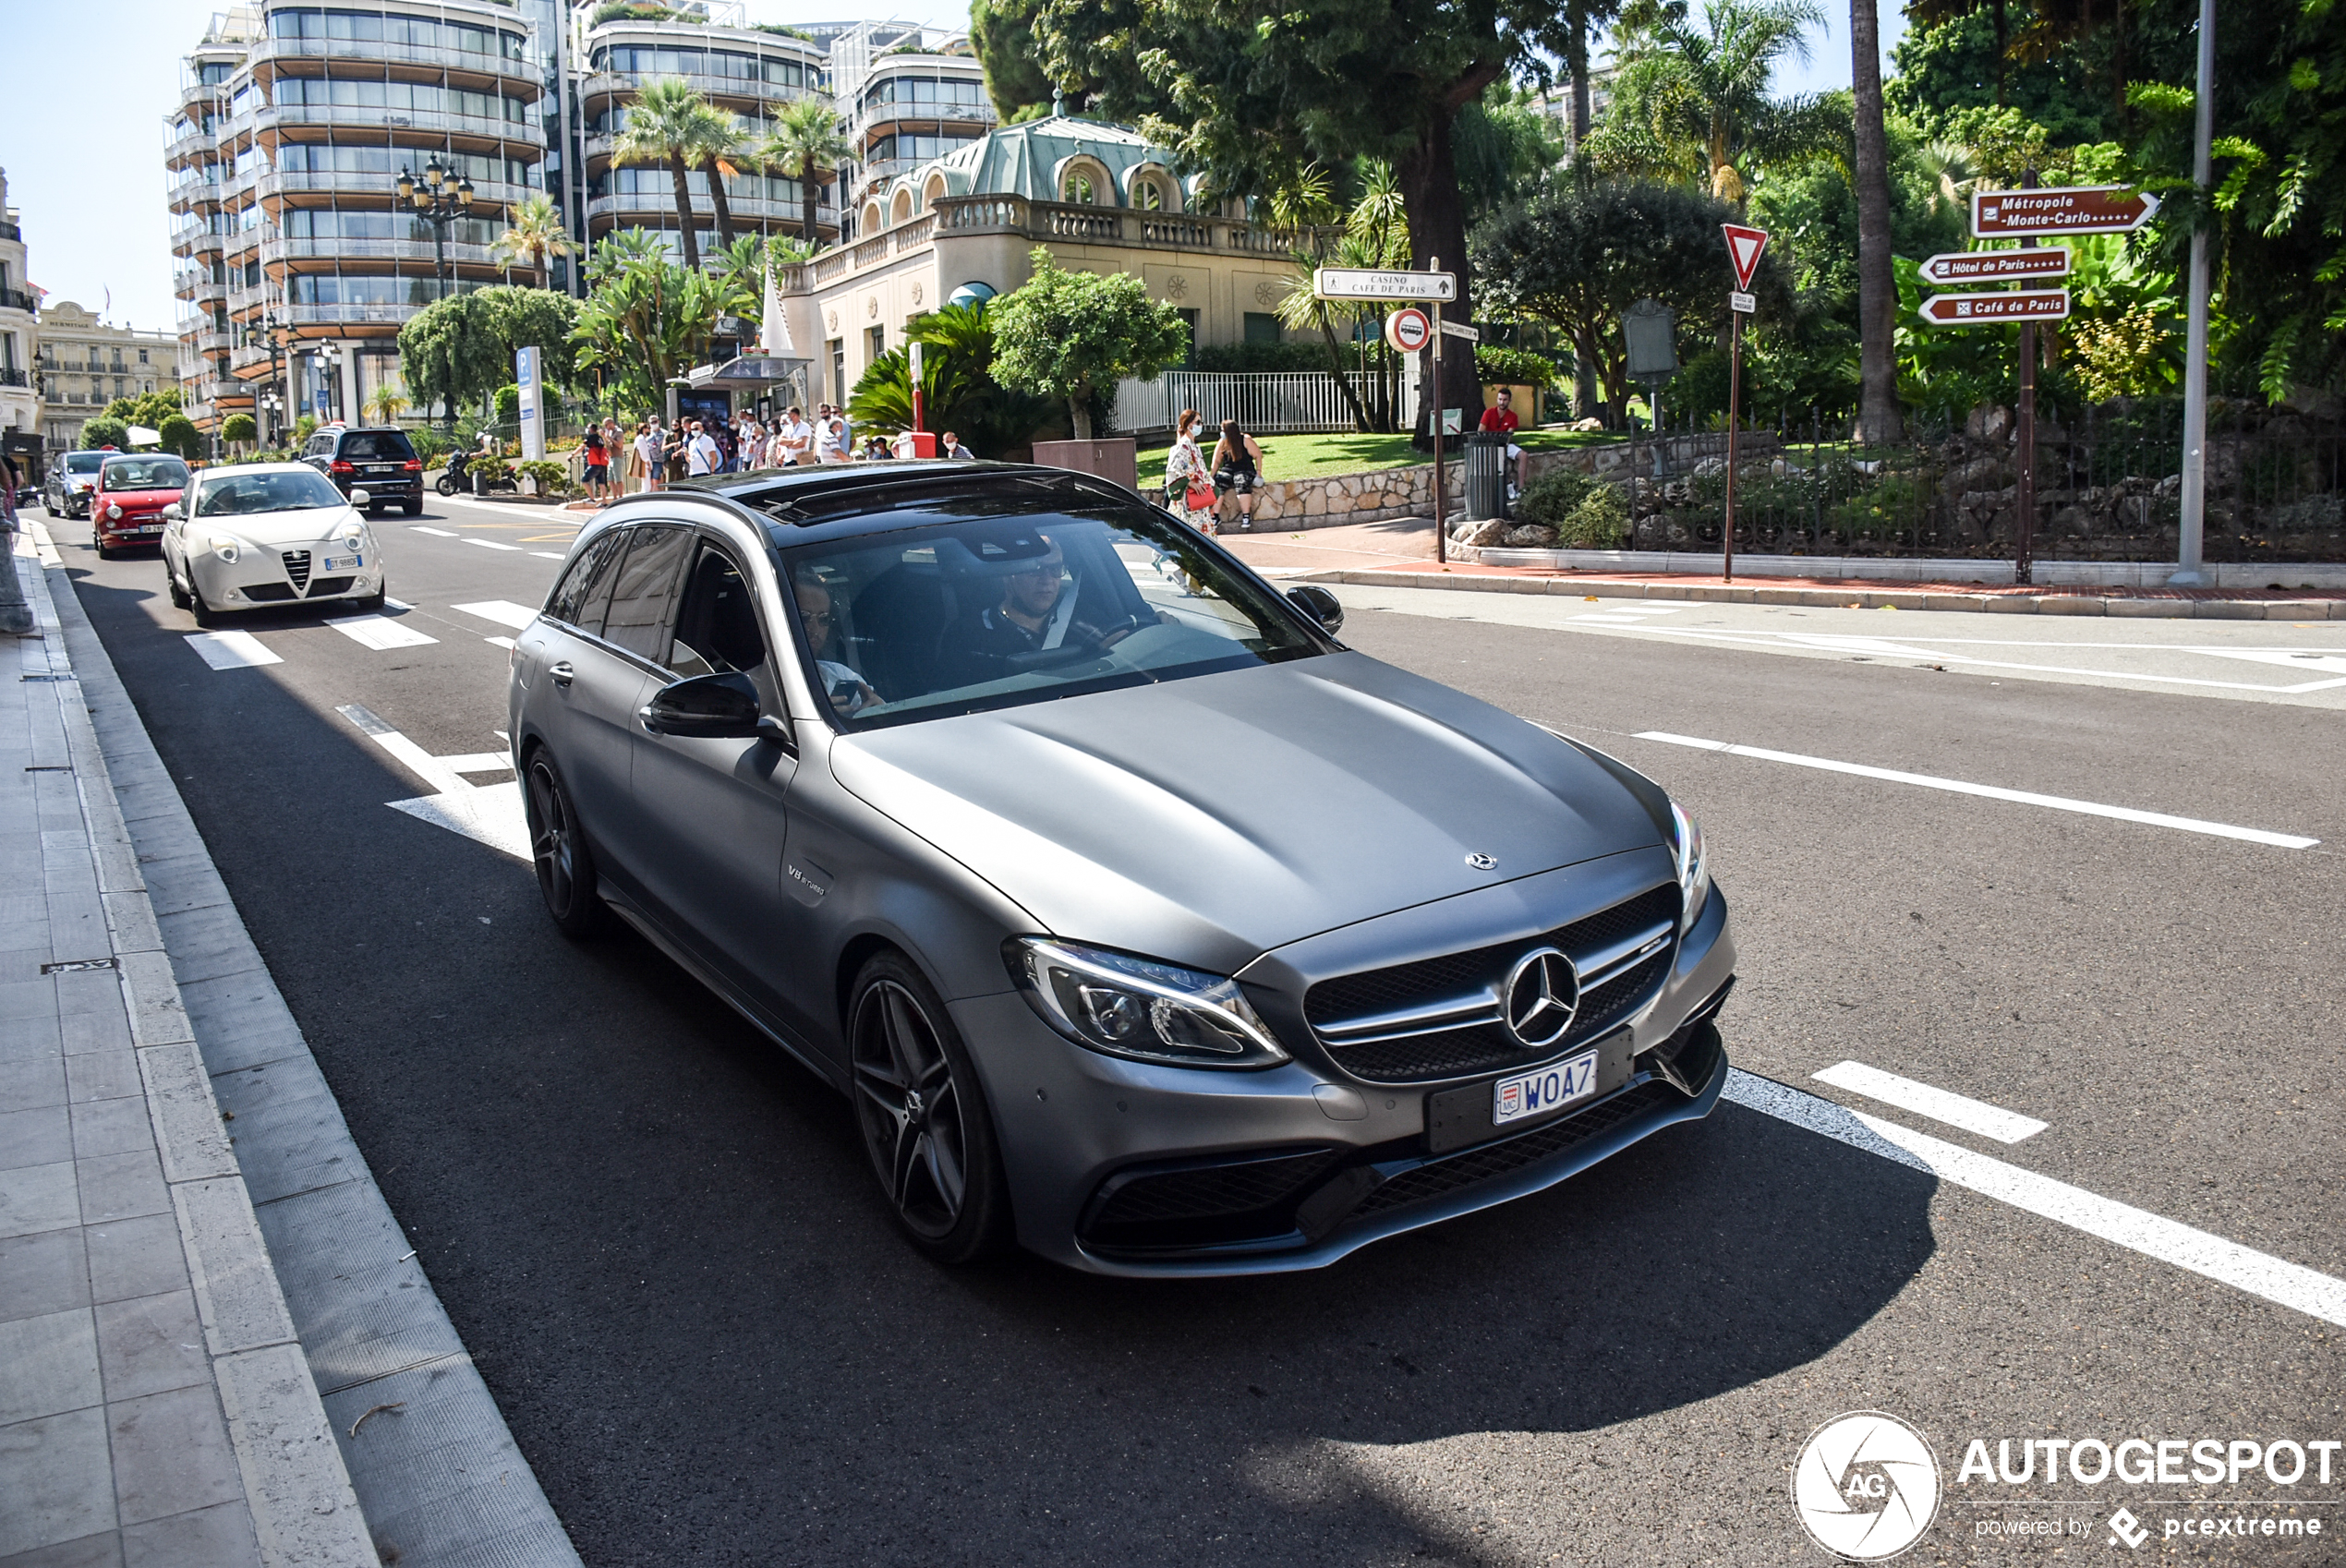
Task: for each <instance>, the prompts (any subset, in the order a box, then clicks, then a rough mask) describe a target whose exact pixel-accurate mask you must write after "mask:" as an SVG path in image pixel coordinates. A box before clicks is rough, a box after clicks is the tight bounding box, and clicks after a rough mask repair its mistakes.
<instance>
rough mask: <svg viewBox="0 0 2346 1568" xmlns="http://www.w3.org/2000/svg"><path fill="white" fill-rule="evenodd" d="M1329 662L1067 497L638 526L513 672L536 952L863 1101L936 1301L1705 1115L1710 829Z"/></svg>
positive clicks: (1547, 735) (1526, 1184)
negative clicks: (668, 974)
mask: <svg viewBox="0 0 2346 1568" xmlns="http://www.w3.org/2000/svg"><path fill="white" fill-rule="evenodd" d="M1342 620H1343V612H1342V609H1341V607H1340V606H1339V605H1338V604H1337V602H1336V598H1335V596H1333V595H1332V594H1330V593H1329V592H1328V591H1327V590H1325V589H1324V588H1318V587H1312V586H1308V585H1307V586H1301V587H1297V588H1294V589H1292V590H1290V591H1289V592H1288V594H1286V595H1285V596H1281V595H1280V594H1278V593H1277V592H1276V591H1275V590H1273V589H1272V588H1270V587H1268V586H1266V585H1264V582H1263V580H1262V579H1261V578H1259V577H1257V576H1255V575H1254V574H1253V573H1252V572H1250V571H1249V570H1248V569H1247V568H1246V567H1245V566H1243V565H1242V564H1240V562H1239V561H1236V560H1234V559H1233V558H1231V557H1230V556H1229V555H1227V554H1226V553H1224V551H1223V550H1222V549H1220V548H1219V547H1218V546H1217V545H1216V544H1215V541H1214V540H1212V539H1210V538H1205V537H1200V536H1199V535H1198V534H1197V533H1196V532H1195V531H1193V530H1191V529H1189V528H1186V527H1184V526H1182V525H1179V523H1177V522H1175V521H1173V520H1172V519H1171V518H1169V517H1168V516H1167V514H1166V513H1163V512H1161V511H1158V510H1156V509H1155V508H1153V507H1150V506H1147V505H1145V504H1144V503H1143V502H1142V501H1141V500H1140V498H1139V497H1137V496H1136V495H1134V494H1133V493H1132V492H1131V491H1130V490H1126V489H1123V488H1119V487H1117V486H1114V485H1112V484H1109V483H1107V482H1106V481H1103V480H1097V479H1093V478H1090V477H1087V476H1082V475H1078V474H1070V473H1066V472H1063V471H1059V470H1056V469H1044V468H1026V467H1018V466H1011V465H1005V464H939V463H914V464H871V465H857V466H855V467H853V468H824V469H819V470H808V471H806V472H804V473H791V472H785V473H780V474H772V473H767V474H750V475H743V476H731V477H726V478H721V479H711V480H701V481H694V482H691V483H688V484H686V485H685V486H683V487H682V488H674V489H669V490H665V491H660V492H658V493H654V494H649V495H641V496H634V497H630V498H628V499H627V500H625V501H621V502H619V503H617V504H615V505H613V506H612V507H611V508H610V509H608V510H607V511H605V512H604V513H601V514H600V515H599V516H598V517H597V518H596V519H595V520H594V521H593V522H592V523H590V524H588V525H586V528H584V529H583V530H582V531H581V532H580V535H579V537H578V540H577V542H576V543H575V544H574V546H573V547H572V549H571V551H570V555H569V559H568V560H567V561H566V562H565V563H564V565H563V568H562V573H561V575H560V577H559V578H558V579H557V581H556V584H555V586H554V589H553V591H552V593H551V594H550V596H549V597H548V598H547V601H546V605H545V609H544V610H543V612H542V613H541V614H540V615H539V616H538V619H537V620H536V621H534V622H532V623H531V624H530V626H529V627H528V628H527V629H526V631H524V632H523V633H521V634H520V637H519V639H518V641H517V643H516V645H515V647H514V656H513V688H512V712H513V730H512V733H513V744H514V762H515V765H516V766H517V768H518V769H519V772H520V776H521V778H522V781H523V788H524V792H525V795H526V803H527V810H528V815H529V830H530V835H531V838H532V840H533V843H534V847H535V853H536V860H537V873H538V884H539V887H540V888H541V889H542V890H543V892H544V894H545V901H546V907H547V909H548V911H550V913H551V914H552V916H553V918H554V920H555V921H556V923H558V924H560V926H561V927H562V930H563V931H565V932H567V933H570V934H572V935H581V936H583V935H586V934H587V933H589V932H590V931H591V930H592V929H593V928H594V927H595V926H596V925H597V923H599V921H600V920H601V919H602V918H603V916H604V914H605V911H607V910H608V911H617V913H618V914H619V915H620V916H621V917H622V918H623V919H624V920H625V921H626V922H627V923H629V924H630V925H632V926H634V927H635V929H637V930H638V931H640V932H641V933H642V934H643V935H645V936H646V937H647V938H648V939H649V940H650V941H652V942H653V943H655V944H657V945H658V946H659V947H660V948H661V949H663V950H664V951H665V952H667V953H668V954H669V955H670V956H671V958H673V959H675V960H676V961H677V962H678V963H680V964H682V965H683V966H684V967H685V968H687V969H688V970H690V971H692V972H693V973H695V974H696V975H698V976H699V977H700V978H701V979H703V980H704V981H706V982H707V983H708V984H709V985H710V986H711V987H712V988H714V989H715V990H716V991H717V992H718V993H719V994H720V995H722V996H723V997H724V998H725V999H726V1000H727V1001H728V1002H730V1003H732V1005H733V1006H734V1007H737V1008H739V1009H740V1011H741V1012H742V1013H743V1014H744V1016H745V1017H747V1018H748V1019H750V1020H751V1021H752V1022H754V1023H755V1024H756V1025H757V1027H758V1028H759V1029H761V1030H763V1031H766V1032H767V1033H768V1034H770V1035H771V1036H772V1037H773V1038H774V1039H775V1040H777V1041H779V1042H780V1043H781V1045H782V1046H783V1047H784V1048H785V1049H786V1050H788V1051H789V1052H791V1054H792V1055H794V1056H796V1057H798V1058H799V1059H800V1060H801V1061H802V1062H804V1064H805V1065H806V1067H808V1068H809V1069H811V1070H812V1071H814V1072H815V1073H816V1074H818V1075H819V1076H820V1077H822V1078H823V1079H825V1080H828V1082H830V1083H831V1084H833V1085H834V1086H836V1087H837V1088H838V1089H839V1090H840V1091H841V1092H844V1093H845V1094H846V1096H847V1097H848V1099H849V1101H850V1102H851V1104H852V1105H853V1115H854V1116H855V1118H856V1121H857V1124H858V1126H859V1128H860V1129H861V1132H862V1135H863V1141H864V1144H865V1148H866V1149H867V1150H868V1151H869V1153H870V1156H871V1163H872V1167H873V1170H874V1172H875V1173H876V1174H877V1176H878V1177H879V1182H880V1187H881V1188H882V1190H883V1192H884V1194H885V1196H886V1199H887V1201H888V1203H889V1207H890V1209H891V1211H892V1212H894V1214H895V1216H896V1219H897V1221H898V1223H899V1224H900V1225H901V1228H902V1230H903V1231H904V1234H905V1235H906V1236H908V1237H909V1238H910V1239H911V1240H912V1242H913V1245H915V1246H916V1247H918V1248H921V1249H922V1250H923V1251H924V1252H925V1253H927V1254H929V1255H930V1256H931V1257H933V1258H936V1259H938V1260H944V1261H954V1262H958V1261H962V1260H970V1259H973V1258H975V1257H977V1256H979V1255H981V1254H983V1253H986V1252H987V1251H989V1250H991V1249H993V1248H997V1247H998V1246H1000V1245H1002V1244H1004V1243H1007V1242H1008V1241H1010V1240H1011V1239H1013V1238H1014V1239H1015V1240H1017V1241H1018V1242H1020V1243H1022V1244H1023V1245H1024V1246H1026V1247H1028V1248H1032V1249H1033V1250H1034V1251H1036V1252H1039V1253H1041V1254H1042V1255H1044V1256H1045V1257H1047V1258H1052V1259H1056V1260H1058V1261H1060V1262H1063V1263H1066V1264H1069V1265H1070V1266H1072V1267H1075V1268H1079V1269H1087V1270H1092V1271H1094V1272H1102V1273H1115V1274H1134V1275H1146V1274H1219V1273H1240V1272H1262V1271H1269V1270H1279V1269H1302V1268H1312V1267H1316V1266H1319V1265H1321V1264H1324V1263H1328V1262H1331V1261H1333V1260H1336V1259H1337V1258H1340V1257H1343V1256H1344V1255H1345V1254H1346V1253H1348V1252H1350V1251H1351V1250H1353V1249H1354V1248H1358V1247H1360V1246H1362V1245H1364V1244H1366V1243H1368V1242H1371V1241H1373V1240H1376V1239H1377V1238H1379V1237H1381V1236H1391V1235H1393V1234H1394V1233H1396V1232H1397V1231H1403V1230H1409V1229H1411V1228H1413V1227H1416V1226H1419V1225H1423V1224H1432V1223H1433V1222H1434V1221H1437V1220H1443V1219H1447V1218H1449V1217H1451V1216H1453V1215H1457V1214H1461V1213H1465V1212H1469V1211H1470V1210H1475V1209H1480V1208H1483V1207H1486V1206H1488V1205H1490V1204H1493V1203H1498V1202H1501V1201H1504V1200H1507V1199H1510V1198H1516V1197H1519V1196H1521V1195H1523V1194H1525V1193H1529V1192H1532V1191H1536V1190H1538V1189H1539V1188H1545V1187H1548V1186H1550V1185H1552V1184H1554V1183H1555V1182H1558V1181H1561V1180H1563V1179H1564V1178H1566V1176H1571V1175H1572V1174H1573V1173H1574V1172H1576V1171H1579V1170H1582V1169H1584V1168H1586V1167H1587V1166H1589V1165H1590V1164H1593V1163H1594V1162H1596V1161H1598V1160H1601V1159H1602V1158H1604V1157H1605V1156H1606V1155H1608V1154H1611V1153H1614V1152H1616V1151H1618V1150H1621V1149H1623V1148H1625V1147H1626V1146H1627V1145H1629V1144H1631V1143H1634V1142H1636V1141H1637V1140H1639V1139H1641V1138H1644V1137H1645V1136H1646V1135H1647V1134H1649V1133H1651V1132H1654V1131H1657V1130H1659V1129H1660V1128H1663V1127H1666V1126H1668V1125H1670V1124H1671V1123H1673V1122H1679V1121H1686V1120H1688V1119H1691V1118H1694V1117H1699V1116H1704V1115H1706V1114H1707V1113H1708V1112H1709V1111H1710V1109H1711V1106H1712V1105H1713V1104H1716V1103H1717V1100H1718V1096H1719V1092H1720V1088H1721V1086H1722V1085H1723V1082H1724V1081H1725V1078H1726V1071H1727V1065H1726V1057H1725V1054H1724V1052H1723V1049H1722V1047H1721V1044H1720V1040H1719V1033H1718V1030H1717V1027H1716V1025H1715V1024H1714V1023H1713V1022H1712V1015H1714V1014H1715V1013H1716V1012H1717V1011H1718V1009H1719V1007H1720V1004H1721V1003H1722V1002H1723V1001H1724V1000H1725V998H1726V995H1727V990H1728V987H1729V985H1730V984H1731V983H1732V982H1733V971H1734V969H1735V947H1734V944H1733V942H1732V941H1731V940H1730V939H1729V937H1728V935H1727V914H1726V906H1725V901H1724V900H1723V899H1722V898H1721V897H1720V894H1719V892H1718V890H1717V889H1716V888H1714V887H1712V886H1711V880H1710V874H1709V871H1708V868H1707V867H1706V865H1705V863H1704V859H1703V848H1702V836H1701V834H1700V832H1699V829H1698V828H1697V827H1696V826H1695V824H1694V821H1693V820H1692V819H1691V818H1690V817H1689V816H1687V814H1686V813H1685V812H1683V811H1681V810H1680V809H1678V807H1677V806H1676V805H1675V804H1674V803H1673V802H1671V800H1670V798H1669V797H1668V795H1666V794H1665V793H1663V790H1661V789H1660V788H1659V787H1657V786H1656V785H1654V784H1653V783H1652V782H1651V781H1650V780H1649V779H1647V778H1644V777H1642V776H1641V775H1639V774H1638V773H1637V772H1635V771H1634V770H1632V769H1630V768H1629V767H1627V766H1624V765H1622V764H1621V763H1619V762H1616V761H1614V759H1613V758H1611V757H1609V756H1606V755H1605V754H1602V752H1597V751H1593V750H1591V749H1590V748H1588V747H1586V746H1583V745H1580V744H1579V743H1578V742H1573V741H1570V740H1566V739H1565V738H1564V737H1562V736H1559V735H1557V734H1555V733H1554V732H1552V731H1550V730H1544V729H1542V728H1541V727H1539V726H1537V725H1534V724H1530V723H1527V722H1525V721H1524V720H1522V719H1520V718H1516V717H1514V716H1513V715H1511V714H1507V713H1505V712H1502V711H1500V710H1499V709H1497V708H1494V707H1492V706H1489V705H1488V704H1485V703H1481V702H1479V701H1477V700H1475V699H1474V698H1472V697H1469V696H1466V695H1463V694H1460V693H1457V692H1455V691H1452V690H1450V689H1449V688H1448V687H1446V686H1441V685H1437V684H1435V683H1434V682H1433V681H1427V680H1424V679H1422V678H1421V677H1419V676H1416V675H1411V674H1409V673H1406V672H1405V671H1402V670H1399V669H1394V668H1393V667H1392V666H1390V665H1386V664H1382V663H1380V662H1378V661H1377V660H1375V659H1373V658H1370V657H1366V656H1364V655H1361V654H1358V653H1353V652H1350V651H1348V649H1346V647H1345V646H1344V645H1343V644H1341V643H1339V642H1337V641H1336V632H1337V631H1338V630H1339V628H1340V625H1341V622H1342Z"/></svg>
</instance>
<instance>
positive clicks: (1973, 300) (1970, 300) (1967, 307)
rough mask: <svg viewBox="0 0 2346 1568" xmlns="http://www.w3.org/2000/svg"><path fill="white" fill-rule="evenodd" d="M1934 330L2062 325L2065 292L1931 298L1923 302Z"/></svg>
mask: <svg viewBox="0 0 2346 1568" xmlns="http://www.w3.org/2000/svg"><path fill="white" fill-rule="evenodd" d="M1921 316H1922V319H1923V320H1926V321H1928V322H1929V323H1930V324H1931V325H1932V326H1934V327H1996V326H2001V325H2003V324H2004V323H2006V322H2009V321H2065V320H2068V319H2069V291H2068V290H2067V289H2065V288H2038V289H2015V290H2013V292H2011V293H2009V294H1934V295H1932V296H1930V297H1929V299H1926V300H1924V301H1923V302H1922V310H1921Z"/></svg>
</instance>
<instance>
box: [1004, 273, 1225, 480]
mask: <svg viewBox="0 0 2346 1568" xmlns="http://www.w3.org/2000/svg"><path fill="white" fill-rule="evenodd" d="M1032 259H1033V261H1034V276H1033V277H1030V278H1029V279H1027V281H1026V282H1025V283H1023V284H1022V285H1020V286H1019V287H1018V288H1017V289H1015V290H1013V291H1011V292H1010V294H1008V295H1005V296H1002V297H1001V298H1000V299H998V300H996V301H995V302H994V304H993V309H992V311H991V315H992V318H993V326H994V375H995V379H996V380H999V381H1000V382H1001V383H1002V384H1003V385H1004V386H1008V387H1014V388H1017V389H1019V390H1020V391H1022V392H1034V393H1036V394H1038V395H1040V396H1044V397H1058V398H1065V399H1066V400H1067V409H1068V416H1069V418H1070V422H1071V423H1072V424H1073V425H1074V427H1075V439H1076V440H1079V441H1085V440H1091V439H1092V409H1091V404H1092V399H1093V398H1094V396H1095V395H1098V394H1104V393H1110V392H1114V391H1115V390H1116V383H1117V382H1118V381H1119V380H1124V379H1125V378H1127V377H1131V378H1134V379H1136V380H1147V379H1148V378H1150V377H1152V376H1155V375H1157V374H1159V373H1160V372H1161V371H1163V370H1164V368H1165V367H1166V366H1167V365H1168V364H1170V363H1172V362H1173V361H1174V360H1176V359H1179V358H1180V357H1181V355H1182V353H1183V352H1184V351H1185V350H1186V349H1187V348H1188V347H1189V342H1190V328H1189V323H1188V322H1186V321H1184V320H1181V313H1180V312H1179V310H1177V309H1175V308H1173V307H1172V306H1170V305H1164V304H1159V303H1158V302H1157V301H1155V300H1154V299H1151V298H1150V297H1149V291H1148V285H1147V284H1146V283H1143V282H1142V281H1141V280H1140V279H1139V278H1136V277H1134V276H1133V275H1132V274H1131V273H1130V272H1116V273H1111V274H1109V275H1107V276H1105V277H1103V276H1101V275H1099V274H1097V273H1094V272H1068V271H1060V270H1059V268H1058V266H1057V265H1056V264H1054V263H1053V261H1052V260H1051V253H1050V251H1049V250H1048V249H1047V248H1046V247H1042V246H1039V245H1038V246H1036V247H1034V251H1033V253H1032Z"/></svg>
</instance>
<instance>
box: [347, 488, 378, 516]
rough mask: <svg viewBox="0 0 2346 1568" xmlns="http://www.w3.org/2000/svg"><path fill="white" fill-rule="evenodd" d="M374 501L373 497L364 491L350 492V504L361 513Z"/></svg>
mask: <svg viewBox="0 0 2346 1568" xmlns="http://www.w3.org/2000/svg"><path fill="white" fill-rule="evenodd" d="M374 499H375V498H374V497H372V496H370V495H369V494H368V493H367V492H366V491H364V490H353V491H351V492H350V504H351V505H353V506H355V507H357V509H358V510H359V511H361V512H364V511H366V510H367V506H368V503H369V502H370V501H373V500H374Z"/></svg>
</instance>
